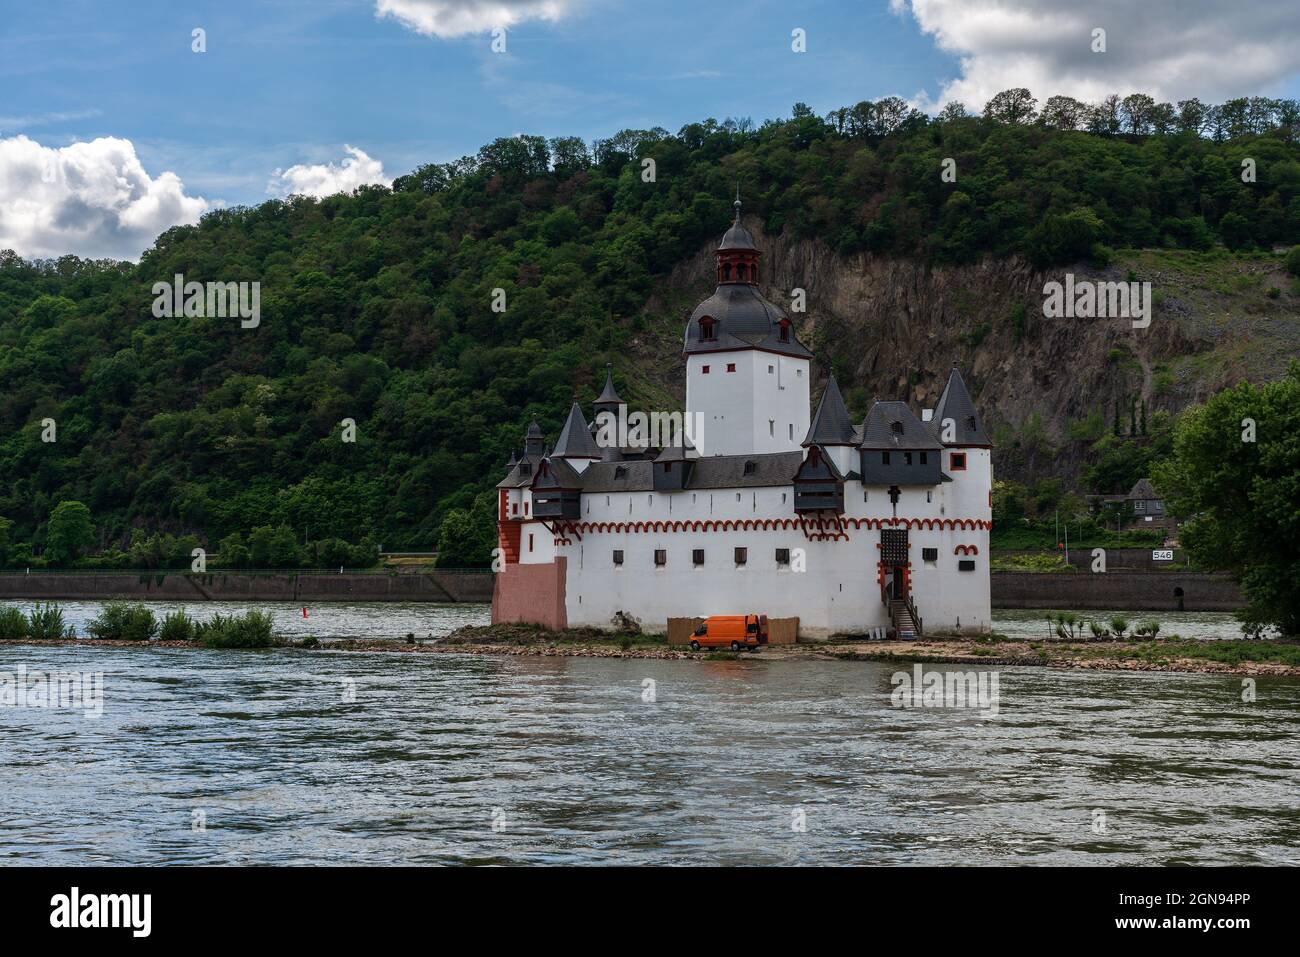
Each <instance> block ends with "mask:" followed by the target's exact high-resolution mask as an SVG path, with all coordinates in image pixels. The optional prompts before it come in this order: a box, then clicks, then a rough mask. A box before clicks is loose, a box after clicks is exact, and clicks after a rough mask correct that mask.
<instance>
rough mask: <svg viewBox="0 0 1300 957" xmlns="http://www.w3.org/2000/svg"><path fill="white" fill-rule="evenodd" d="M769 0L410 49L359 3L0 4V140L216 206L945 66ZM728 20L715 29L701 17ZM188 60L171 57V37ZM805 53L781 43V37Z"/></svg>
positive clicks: (679, 0)
mask: <svg viewBox="0 0 1300 957" xmlns="http://www.w3.org/2000/svg"><path fill="white" fill-rule="evenodd" d="M789 6H790V5H789V4H788V3H784V4H783V3H781V2H778V0H765V2H757V3H743V4H739V5H737V6H735V7H725V8H724V7H723V5H721V4H718V3H701V2H698V0H696V2H689V0H656V2H655V3H654V4H643V3H621V2H602V0H590V2H588V3H586V4H583V5H582V6H580V7H577V8H576V9H575V11H574V12H573V13H572V14H571V15H569V16H567V17H565V19H564V20H562V21H560V22H558V23H546V22H541V21H533V22H525V23H521V24H518V25H516V26H515V27H513V28H510V29H508V31H507V34H506V45H507V52H506V53H505V54H504V55H500V54H496V53H493V52H491V50H490V46H489V44H490V43H491V36H490V35H489V34H488V33H482V34H471V35H466V36H462V37H457V38H448V39H443V38H439V37H436V36H434V37H430V36H422V35H420V34H419V33H417V32H415V31H414V30H412V29H410V28H408V27H407V26H404V25H403V24H402V23H400V22H398V21H397V20H395V19H392V18H385V19H382V20H381V19H379V18H378V17H377V16H376V13H375V10H376V7H375V3H374V2H373V0H311V2H307V0H261V2H256V3H254V2H241V0H223V2H220V3H175V2H158V0H131V2H129V3H123V4H113V5H111V6H110V5H109V4H104V3H102V2H88V0H87V2H78V3H42V4H28V3H22V4H19V3H12V2H9V0H5V2H4V3H2V4H0V10H2V11H3V13H0V19H3V20H4V22H5V23H6V27H5V33H4V36H3V38H2V39H0V64H3V65H0V83H2V84H3V88H4V94H3V99H2V100H0V104H2V105H0V135H12V134H14V133H17V132H25V133H26V134H27V135H28V136H29V137H31V138H33V139H37V140H39V141H40V142H42V143H44V144H46V145H62V144H65V143H68V142H72V141H75V140H85V139H93V138H95V137H98V136H117V137H124V138H126V139H129V140H131V141H132V142H133V143H134V144H135V147H136V151H137V153H138V154H139V156H140V158H141V160H142V161H143V162H144V165H145V167H146V168H147V169H149V170H150V171H154V170H162V169H168V170H172V171H174V172H175V173H177V175H179V176H180V177H181V179H182V180H183V182H184V183H185V186H186V188H187V191H188V192H191V193H194V192H197V193H199V194H201V195H203V196H205V197H208V198H214V199H221V200H224V201H226V202H228V203H248V202H258V201H261V200H263V199H265V198H266V197H267V183H268V180H269V178H270V175H271V172H272V171H273V170H274V169H275V168H277V167H278V168H286V167H289V166H292V165H294V164H299V163H315V162H324V161H327V160H338V159H339V158H340V157H341V155H342V145H343V144H344V143H349V144H353V145H355V146H356V147H358V148H359V149H362V150H364V151H365V152H366V153H367V154H368V155H370V156H372V157H375V158H377V159H379V160H381V161H382V163H383V165H384V169H385V172H386V173H388V175H390V176H392V175H397V174H400V173H403V172H406V171H408V170H410V169H411V168H413V167H414V166H416V165H418V164H420V163H425V162H431V161H445V160H449V159H454V158H456V157H458V156H461V155H463V154H465V153H473V152H474V151H476V150H477V149H478V147H479V146H480V145H482V144H483V143H485V142H488V141H490V140H491V139H493V138H495V137H497V136H509V135H512V134H515V133H538V134H542V135H546V136H554V135H561V134H572V135H578V136H582V137H584V138H586V139H591V138H593V137H596V136H601V135H608V134H610V133H612V132H615V131H617V130H619V129H622V128H625V127H641V126H656V125H659V126H664V127H667V128H668V129H670V130H673V131H675V130H677V129H678V128H679V127H681V126H682V125H683V124H685V123H687V122H690V121H692V120H696V119H702V118H704V117H707V116H715V117H717V118H719V119H722V118H723V117H725V116H728V115H734V116H752V117H754V118H755V119H756V120H761V119H763V118H765V117H768V116H782V115H788V114H789V110H790V107H791V105H792V104H793V103H794V102H796V101H798V100H804V101H806V102H808V103H809V104H810V105H811V106H813V107H814V108H815V109H817V110H818V111H819V112H824V111H825V110H828V109H831V108H833V107H836V106H841V105H844V104H851V103H854V102H857V101H858V100H861V99H870V98H872V97H876V96H882V95H885V94H889V93H894V92H898V91H906V93H907V94H909V95H910V94H911V93H913V92H915V91H916V90H918V89H921V88H923V87H925V86H927V85H929V86H930V87H931V88H933V89H937V87H936V86H935V83H934V81H935V79H936V78H937V77H942V76H944V75H945V74H946V73H948V72H950V71H951V69H952V66H951V58H950V57H948V56H947V55H945V54H942V53H940V52H938V51H936V50H935V49H934V46H933V44H932V43H931V42H930V41H929V40H928V39H926V38H924V37H922V36H921V35H920V32H919V30H918V28H917V26H916V24H915V22H914V21H910V20H907V19H903V18H900V17H898V16H895V15H894V14H892V13H890V12H889V10H888V8H887V6H886V5H885V4H847V3H837V2H829V0H827V2H820V3H809V4H807V5H806V6H805V7H804V8H803V9H801V11H800V12H799V14H798V15H797V16H794V17H792V15H791V14H789V13H788V12H785V11H788V8H789ZM724 9H730V10H736V11H737V15H735V16H732V17H724V16H720V13H721V11H722V10H724ZM196 26H201V27H202V28H203V29H205V30H206V32H207V52H206V53H203V54H196V53H193V52H191V49H190V46H191V30H192V29H193V28H194V27H196ZM795 26H799V27H802V28H803V29H805V30H806V31H807V33H808V47H809V53H807V54H805V55H802V56H796V55H794V54H793V53H792V52H791V50H790V42H791V41H790V30H791V29H793V28H794V27H795Z"/></svg>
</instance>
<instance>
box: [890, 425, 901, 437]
mask: <svg viewBox="0 0 1300 957" xmlns="http://www.w3.org/2000/svg"><path fill="white" fill-rule="evenodd" d="M889 431H891V432H893V433H894V434H895V435H902V434H903V423H902V422H891V423H889Z"/></svg>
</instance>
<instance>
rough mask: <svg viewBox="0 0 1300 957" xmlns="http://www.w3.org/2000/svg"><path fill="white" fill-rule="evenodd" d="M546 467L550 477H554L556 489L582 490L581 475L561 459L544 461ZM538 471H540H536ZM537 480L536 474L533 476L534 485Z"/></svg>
mask: <svg viewBox="0 0 1300 957" xmlns="http://www.w3.org/2000/svg"><path fill="white" fill-rule="evenodd" d="M546 467H547V469H548V470H549V471H550V473H551V475H553V476H554V477H555V487H556V488H572V489H580V488H582V473H580V472H579V471H578V470H577V469H575V468H574V467H573V466H572V465H570V464H569V463H568V462H566V461H565V460H564V459H562V458H549V459H547V460H546ZM537 471H540V470H537ZM536 478H537V472H536V471H535V472H534V474H533V479H534V483H533V484H536V482H535V480H536Z"/></svg>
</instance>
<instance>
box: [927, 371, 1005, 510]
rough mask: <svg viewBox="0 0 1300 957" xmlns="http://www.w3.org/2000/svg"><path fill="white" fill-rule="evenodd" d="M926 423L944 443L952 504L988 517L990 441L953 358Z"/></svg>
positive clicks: (991, 478)
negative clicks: (950, 367) (951, 485)
mask: <svg viewBox="0 0 1300 957" xmlns="http://www.w3.org/2000/svg"><path fill="white" fill-rule="evenodd" d="M927 425H928V426H929V427H930V430H931V432H933V434H934V437H935V438H936V439H938V441H939V442H940V443H942V445H943V446H944V451H943V456H944V463H943V470H944V473H945V474H947V475H949V476H951V477H952V480H953V487H952V489H951V491H950V493H949V494H950V495H951V496H952V500H953V504H954V507H955V508H956V509H957V510H958V511H960V512H961V513H962V514H964V515H969V516H972V517H976V518H981V519H991V518H992V513H993V507H992V506H993V500H992V488H993V461H992V455H993V452H992V449H993V442H992V440H991V439H990V438H989V435H988V433H987V432H985V431H984V425H983V423H982V422H981V421H980V416H979V413H978V412H977V411H976V410H975V403H974V402H973V401H972V400H971V397H970V392H969V391H968V390H967V388H966V383H965V381H963V379H962V377H961V373H960V372H959V371H958V370H957V363H955V362H954V363H953V365H952V372H950V373H949V374H948V384H947V385H945V386H944V388H943V393H942V394H941V395H940V396H939V404H938V405H936V406H935V408H934V416H933V417H932V418H931V419H930V421H929V422H928V423H927Z"/></svg>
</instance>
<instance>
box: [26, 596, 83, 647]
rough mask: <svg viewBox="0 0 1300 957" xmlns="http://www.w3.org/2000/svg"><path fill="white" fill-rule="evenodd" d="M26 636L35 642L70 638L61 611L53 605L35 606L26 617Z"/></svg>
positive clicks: (70, 634)
mask: <svg viewBox="0 0 1300 957" xmlns="http://www.w3.org/2000/svg"><path fill="white" fill-rule="evenodd" d="M27 636H28V637H29V638H34V639H36V640H37V641H57V640H59V639H60V638H71V637H73V635H72V629H70V628H69V627H68V626H67V624H66V623H65V622H64V620H63V609H62V608H60V607H59V606H58V605H53V604H44V605H42V604H40V603H39V602H38V603H37V604H36V607H35V608H33V609H32V610H31V613H30V614H29V615H28V616H27Z"/></svg>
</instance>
